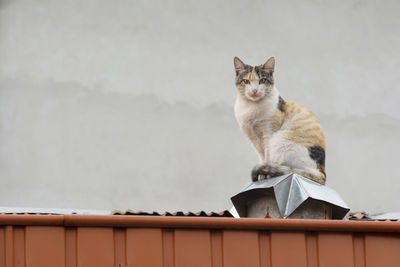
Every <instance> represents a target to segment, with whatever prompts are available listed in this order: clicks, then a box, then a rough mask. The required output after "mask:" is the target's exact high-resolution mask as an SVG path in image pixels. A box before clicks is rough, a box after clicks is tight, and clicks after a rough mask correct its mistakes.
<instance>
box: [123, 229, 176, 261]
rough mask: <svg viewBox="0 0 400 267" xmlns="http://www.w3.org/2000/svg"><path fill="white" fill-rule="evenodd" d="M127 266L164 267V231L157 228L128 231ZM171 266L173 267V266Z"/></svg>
mask: <svg viewBox="0 0 400 267" xmlns="http://www.w3.org/2000/svg"><path fill="white" fill-rule="evenodd" d="M171 246H172V245H171ZM126 264H127V266H128V267H162V266H163V234H162V230H161V229H157V228H128V229H126ZM170 266H171V267H173V265H172V264H171V265H170Z"/></svg>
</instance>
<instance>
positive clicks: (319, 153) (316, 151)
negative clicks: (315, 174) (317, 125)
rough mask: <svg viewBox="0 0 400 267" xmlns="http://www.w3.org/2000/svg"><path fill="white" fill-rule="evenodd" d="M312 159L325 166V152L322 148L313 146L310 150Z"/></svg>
mask: <svg viewBox="0 0 400 267" xmlns="http://www.w3.org/2000/svg"><path fill="white" fill-rule="evenodd" d="M308 153H309V154H310V158H312V159H313V160H315V162H316V163H318V164H320V165H322V166H325V150H324V149H323V148H322V147H320V146H312V147H309V148H308Z"/></svg>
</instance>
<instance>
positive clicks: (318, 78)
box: [0, 0, 400, 212]
mask: <svg viewBox="0 0 400 267" xmlns="http://www.w3.org/2000/svg"><path fill="white" fill-rule="evenodd" d="M399 8H400V2H398V1H372V0H371V1H354V0H352V1H317V0H307V1H251V2H248V1H208V2H207V1H176V0H175V1H161V0H160V1H144V0H143V1H106V0H101V1H100V0H91V1H89V0H86V1H78V0H76V1H50V0H43V1H28V0H13V1H11V0H7V1H6V0H0V182H1V186H0V206H35V207H60V208H64V207H70V208H94V209H126V208H131V209H135V210H148V211H151V210H157V211H164V210H169V211H174V210H220V209H224V208H229V207H230V205H231V204H230V201H229V197H230V196H232V195H233V194H235V193H236V192H237V191H238V190H240V188H241V187H242V186H243V185H244V184H245V183H247V182H248V181H249V171H250V169H251V167H252V166H253V165H254V164H255V163H256V162H257V156H256V154H255V152H254V151H253V150H252V148H251V146H250V144H249V143H248V142H247V140H246V139H245V137H244V136H243V135H242V133H241V132H240V130H239V129H238V127H237V125H236V122H235V119H234V115H233V102H234V99H235V94H236V92H235V88H234V84H233V75H234V74H233V63H232V59H233V56H235V55H237V56H239V57H241V58H242V59H243V60H244V61H245V62H248V63H252V64H260V63H263V62H264V61H265V60H266V59H267V58H268V57H269V56H271V55H274V56H276V59H277V70H276V85H277V88H278V90H280V92H281V94H282V96H283V97H284V98H285V99H287V100H294V101H298V102H300V103H302V104H304V105H306V106H308V107H309V108H311V109H312V110H313V111H314V113H315V114H316V115H317V117H319V118H320V120H321V122H322V124H323V126H324V128H325V131H326V136H327V141H328V151H327V173H328V183H327V184H328V186H330V187H332V188H334V189H336V190H337V191H338V192H339V193H340V194H341V195H342V197H343V198H344V199H345V200H346V202H347V203H348V204H349V206H350V207H351V208H352V209H353V210H366V211H369V212H384V211H399V210H400V204H399V203H400V195H399V192H400V175H399V173H400V159H399V157H398V151H400V142H399V140H398V136H400V123H399V122H400V111H399V109H398V101H399V96H400V91H399V89H400V75H399V74H398V70H399V69H400V56H399V55H398V48H399V47H400V30H399V29H400V16H398V11H399Z"/></svg>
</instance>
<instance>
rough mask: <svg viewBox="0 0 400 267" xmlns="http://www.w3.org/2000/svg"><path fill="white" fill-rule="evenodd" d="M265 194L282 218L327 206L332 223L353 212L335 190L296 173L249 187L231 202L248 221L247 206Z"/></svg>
mask: <svg viewBox="0 0 400 267" xmlns="http://www.w3.org/2000/svg"><path fill="white" fill-rule="evenodd" d="M265 194H269V195H272V196H274V199H275V200H276V203H277V207H278V209H279V211H278V212H279V213H280V217H281V218H290V217H291V215H292V214H295V211H296V210H297V209H299V208H300V207H301V209H302V211H303V213H305V214H307V213H309V216H310V215H313V210H314V209H315V207H316V206H318V205H321V206H322V205H323V206H325V205H326V206H328V207H329V209H330V210H331V214H332V218H333V219H342V218H343V217H344V216H345V215H346V213H347V212H348V211H349V210H350V209H349V208H348V206H347V204H346V203H345V202H344V201H343V200H342V198H341V197H340V196H339V194H338V193H337V192H336V191H335V190H333V189H331V188H329V187H327V186H324V185H320V184H318V183H316V182H313V181H311V180H309V179H306V178H304V177H302V176H300V175H297V174H295V173H292V174H287V175H282V176H279V177H274V178H270V179H265V180H261V181H257V182H253V183H250V184H248V185H247V186H245V187H244V188H243V189H242V190H241V191H240V192H239V193H238V194H236V195H235V196H233V197H232V198H231V200H232V203H233V205H234V206H235V208H236V210H237V212H238V214H239V215H240V217H247V216H248V214H247V206H248V204H249V203H251V202H252V201H255V200H256V199H257V198H261V197H262V196H263V195H265ZM308 206H309V207H310V209H307V207H308ZM271 207H273V205H271ZM322 214H323V212H322ZM300 217H304V216H300ZM305 217H307V216H305ZM309 218H312V217H309Z"/></svg>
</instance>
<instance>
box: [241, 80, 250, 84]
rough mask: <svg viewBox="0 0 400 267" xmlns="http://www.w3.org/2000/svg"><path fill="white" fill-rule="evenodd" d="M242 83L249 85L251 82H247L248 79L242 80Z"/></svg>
mask: <svg viewBox="0 0 400 267" xmlns="http://www.w3.org/2000/svg"><path fill="white" fill-rule="evenodd" d="M242 83H245V84H249V83H250V81H249V80H246V79H243V80H242Z"/></svg>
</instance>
